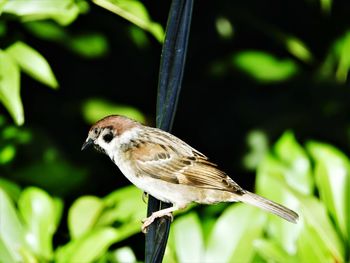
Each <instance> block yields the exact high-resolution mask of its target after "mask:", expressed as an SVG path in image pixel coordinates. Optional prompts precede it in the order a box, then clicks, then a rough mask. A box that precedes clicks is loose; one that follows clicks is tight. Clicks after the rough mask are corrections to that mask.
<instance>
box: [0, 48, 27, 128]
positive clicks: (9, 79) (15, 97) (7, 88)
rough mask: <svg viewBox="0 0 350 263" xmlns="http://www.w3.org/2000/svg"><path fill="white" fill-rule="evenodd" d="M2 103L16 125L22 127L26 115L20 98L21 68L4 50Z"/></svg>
mask: <svg viewBox="0 0 350 263" xmlns="http://www.w3.org/2000/svg"><path fill="white" fill-rule="evenodd" d="M0 101H1V102H2V103H3V104H4V106H5V108H6V109H7V110H8V111H9V113H10V114H11V116H12V118H13V119H14V121H15V122H16V124H17V125H22V124H23V123H24V113H23V105H22V101H21V97H20V72H19V68H18V66H17V64H16V63H15V62H14V61H13V59H12V58H11V57H10V56H9V55H8V54H6V53H5V52H4V51H2V50H0Z"/></svg>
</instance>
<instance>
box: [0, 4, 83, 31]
mask: <svg viewBox="0 0 350 263" xmlns="http://www.w3.org/2000/svg"><path fill="white" fill-rule="evenodd" d="M3 12H5V13H9V14H13V15H16V16H18V17H19V18H20V19H21V20H22V21H23V22H25V21H34V20H44V19H53V20H55V21H56V22H57V23H59V24H61V25H68V24H70V23H72V22H73V21H74V20H75V19H76V18H77V16H78V15H79V7H78V5H77V4H75V1H74V0H60V1H57V0H45V1H38V0H25V1H23V0H11V1H8V2H7V3H6V5H5V6H4V8H3Z"/></svg>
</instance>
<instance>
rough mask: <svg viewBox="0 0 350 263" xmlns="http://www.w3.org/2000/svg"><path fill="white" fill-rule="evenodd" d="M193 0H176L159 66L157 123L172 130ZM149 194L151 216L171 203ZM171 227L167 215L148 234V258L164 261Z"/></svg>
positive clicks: (160, 126) (171, 11)
mask: <svg viewBox="0 0 350 263" xmlns="http://www.w3.org/2000/svg"><path fill="white" fill-rule="evenodd" d="M192 7H193V0H173V1H172V3H171V7H170V11H169V17H168V22H167V28H166V35H165V41H164V45H163V50H162V56H161V61H160V69H159V83H158V97H157V119H156V120H157V127H158V128H160V129H163V130H165V131H170V130H171V128H172V125H173V120H174V116H175V112H176V106H177V102H178V98H179V93H180V89H181V83H182V78H183V73H184V68H185V60H186V51H187V44H188V37H189V32H190V25H191V17H192ZM169 206H170V205H169V204H165V203H162V202H160V201H159V200H157V199H155V198H154V197H152V196H149V200H148V211H147V216H150V215H151V214H152V213H153V212H155V211H157V210H160V209H164V208H166V207H169ZM169 229H170V219H169V218H167V217H164V218H160V219H158V220H156V221H155V222H154V223H153V224H152V225H151V226H150V227H149V229H148V233H147V234H146V251H145V261H146V263H150V262H152V263H153V262H161V261H162V259H163V256H164V251H165V248H166V244H167V240H168V235H169Z"/></svg>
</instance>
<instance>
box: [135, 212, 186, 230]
mask: <svg viewBox="0 0 350 263" xmlns="http://www.w3.org/2000/svg"><path fill="white" fill-rule="evenodd" d="M179 209H180V208H179V207H177V206H172V207H169V208H165V209H162V210H159V211H157V212H153V213H152V215H151V216H149V217H147V218H145V219H143V220H142V223H143V225H142V227H141V229H142V232H143V233H147V228H148V227H149V226H150V225H151V224H152V223H153V221H154V220H155V219H156V218H159V217H163V216H168V217H170V218H171V221H173V218H174V217H173V215H172V212H174V211H176V210H179Z"/></svg>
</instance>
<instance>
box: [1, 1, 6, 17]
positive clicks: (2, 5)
mask: <svg viewBox="0 0 350 263" xmlns="http://www.w3.org/2000/svg"><path fill="white" fill-rule="evenodd" d="M7 1H8V0H0V15H1V13H2V9H3V8H4V5H5V4H6V3H7Z"/></svg>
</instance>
